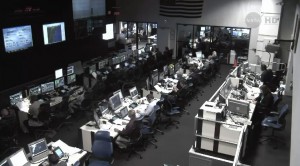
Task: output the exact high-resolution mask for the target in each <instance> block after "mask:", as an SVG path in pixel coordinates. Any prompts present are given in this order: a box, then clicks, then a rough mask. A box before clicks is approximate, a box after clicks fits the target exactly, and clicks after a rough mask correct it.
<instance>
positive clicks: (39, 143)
mask: <svg viewBox="0 0 300 166" xmlns="http://www.w3.org/2000/svg"><path fill="white" fill-rule="evenodd" d="M28 149H29V152H30V154H31V158H32V160H33V161H38V160H40V159H43V158H45V157H47V156H48V154H49V150H48V146H47V142H46V139H45V138H42V139H39V140H36V141H34V142H31V143H29V144H28Z"/></svg>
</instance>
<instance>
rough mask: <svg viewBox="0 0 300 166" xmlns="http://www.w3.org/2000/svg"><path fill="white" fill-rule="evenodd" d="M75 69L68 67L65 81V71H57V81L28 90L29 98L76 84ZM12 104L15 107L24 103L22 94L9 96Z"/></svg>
mask: <svg viewBox="0 0 300 166" xmlns="http://www.w3.org/2000/svg"><path fill="white" fill-rule="evenodd" d="M75 69H76V68H75V67H74V66H73V65H71V66H68V67H67V70H66V77H67V79H66V80H65V77H64V72H63V69H58V70H55V80H54V81H49V82H46V83H42V84H40V85H36V86H32V87H30V88H28V93H25V94H26V95H28V96H32V95H40V94H45V93H48V92H51V91H54V90H55V89H58V88H61V87H63V86H65V85H66V84H68V85H71V84H73V83H75V82H76V74H75ZM9 99H10V104H11V105H15V104H17V103H18V102H20V101H22V99H23V95H22V92H18V93H16V94H13V95H11V96H9Z"/></svg>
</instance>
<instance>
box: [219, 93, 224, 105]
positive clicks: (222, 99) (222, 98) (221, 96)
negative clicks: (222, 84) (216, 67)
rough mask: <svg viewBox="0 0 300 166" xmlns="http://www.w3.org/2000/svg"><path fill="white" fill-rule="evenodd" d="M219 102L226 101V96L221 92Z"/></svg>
mask: <svg viewBox="0 0 300 166" xmlns="http://www.w3.org/2000/svg"><path fill="white" fill-rule="evenodd" d="M219 103H226V98H225V97H224V96H223V94H221V93H220V94H219Z"/></svg>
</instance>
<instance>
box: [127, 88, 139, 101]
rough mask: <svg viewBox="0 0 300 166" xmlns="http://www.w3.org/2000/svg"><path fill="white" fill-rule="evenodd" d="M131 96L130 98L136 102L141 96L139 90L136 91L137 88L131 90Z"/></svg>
mask: <svg viewBox="0 0 300 166" xmlns="http://www.w3.org/2000/svg"><path fill="white" fill-rule="evenodd" d="M129 94H130V96H131V98H132V99H133V100H134V99H135V100H136V99H137V97H138V95H139V93H138V90H137V89H136V87H133V88H131V89H129Z"/></svg>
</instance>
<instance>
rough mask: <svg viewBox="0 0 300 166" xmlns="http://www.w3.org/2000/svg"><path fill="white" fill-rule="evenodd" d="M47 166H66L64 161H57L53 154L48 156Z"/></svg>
mask: <svg viewBox="0 0 300 166" xmlns="http://www.w3.org/2000/svg"><path fill="white" fill-rule="evenodd" d="M48 161H49V166H67V163H66V162H64V161H61V162H60V161H59V158H58V157H57V156H56V155H55V154H49V155H48Z"/></svg>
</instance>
